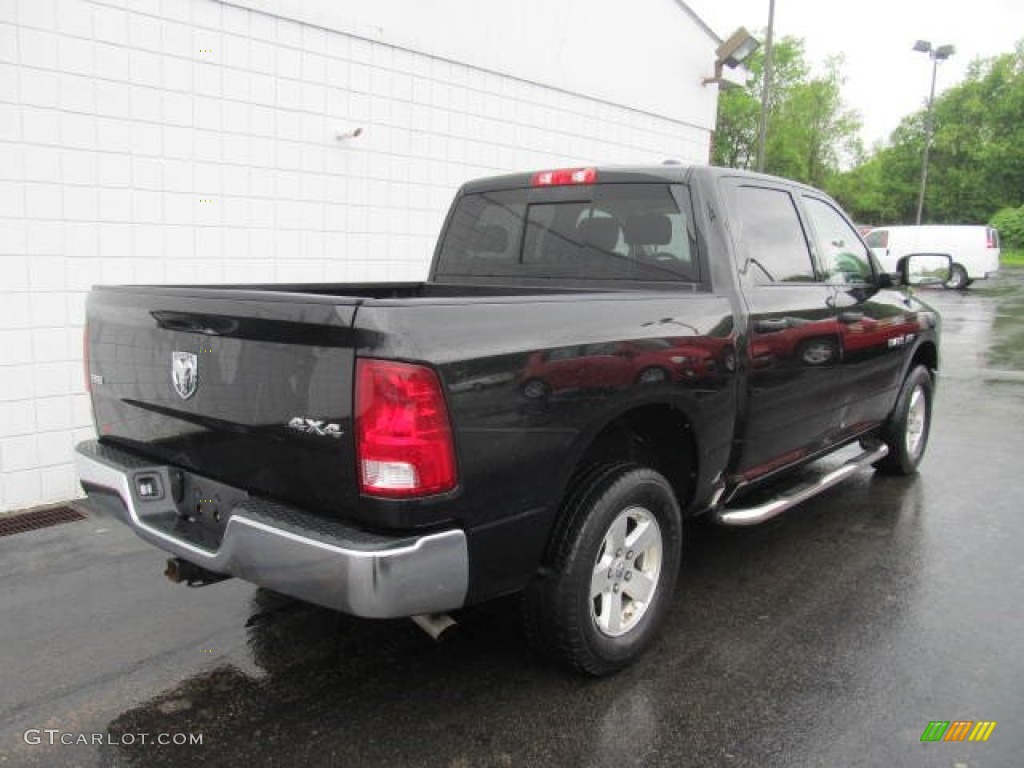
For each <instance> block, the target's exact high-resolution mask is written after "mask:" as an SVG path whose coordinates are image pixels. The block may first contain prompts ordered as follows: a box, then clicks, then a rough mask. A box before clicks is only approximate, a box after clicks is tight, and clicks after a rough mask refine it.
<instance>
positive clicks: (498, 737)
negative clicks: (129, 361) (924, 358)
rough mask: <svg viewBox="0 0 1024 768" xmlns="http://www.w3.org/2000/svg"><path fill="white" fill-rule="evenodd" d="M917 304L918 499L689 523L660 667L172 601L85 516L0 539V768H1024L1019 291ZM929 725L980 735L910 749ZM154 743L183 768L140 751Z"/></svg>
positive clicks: (503, 629) (219, 601)
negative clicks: (934, 353)
mask: <svg viewBox="0 0 1024 768" xmlns="http://www.w3.org/2000/svg"><path fill="white" fill-rule="evenodd" d="M928 296H929V297H930V299H931V301H932V303H933V304H934V306H936V307H937V308H938V309H939V310H940V311H941V312H942V314H943V318H944V338H943V349H942V354H943V361H942V366H943V371H942V375H941V380H940V385H939V392H938V399H937V404H936V413H935V418H934V422H933V431H932V436H931V443H930V446H929V452H928V456H927V458H926V459H925V463H924V465H923V467H922V469H921V472H920V474H919V476H918V477H915V478H909V479H892V478H882V477H875V476H873V475H872V474H870V473H864V474H862V475H860V476H858V477H856V478H855V479H853V480H851V481H849V482H847V483H845V484H843V485H840V486H839V487H838V488H835V489H833V490H832V491H830V492H828V493H827V494H825V495H823V496H820V497H818V498H817V499H815V500H812V501H811V502H810V503H808V504H805V505H804V506H802V507H799V508H797V509H795V510H793V511H791V512H789V513H787V514H785V515H783V516H782V517H781V518H779V519H777V520H775V521H772V522H770V523H768V524H765V525H763V526H760V527H756V528H750V529H720V528H715V527H712V526H710V525H705V524H697V525H692V526H690V527H689V528H688V530H687V533H688V537H687V542H686V551H685V554H684V568H683V574H682V579H681V588H680V590H679V592H678V593H677V597H676V601H675V602H676V607H675V611H674V612H673V614H672V615H671V617H670V619H669V621H668V624H667V626H666V627H665V628H664V631H663V632H662V633H661V637H660V640H659V642H658V643H657V644H656V646H655V647H654V649H653V650H652V651H651V652H650V653H649V654H648V655H647V656H646V657H644V658H643V659H642V660H641V662H640V663H639V664H637V665H636V666H634V667H632V668H630V669H628V670H626V671H625V672H623V673H621V674H619V675H618V676H616V677H613V678H610V679H604V680H596V681H595V680H589V679H583V678H580V677H576V676H573V675H571V674H569V673H566V672H563V671H562V670H561V669H559V668H557V667H552V666H550V665H547V664H546V663H543V662H541V661H540V660H538V658H537V657H535V656H534V655H533V654H532V653H531V652H530V651H529V650H528V649H527V647H526V644H525V642H524V640H523V638H522V631H521V629H520V626H519V624H518V620H517V618H516V611H515V605H514V604H513V603H511V602H509V603H502V604H495V605H491V606H486V607H484V608H482V609H479V610H473V611H466V612H464V614H463V615H462V617H461V619H462V623H461V625H460V627H459V630H458V633H457V634H456V635H455V636H454V637H452V638H451V639H449V640H446V641H445V642H442V643H440V644H434V643H433V642H432V641H431V640H429V638H427V636H426V635H425V634H423V633H422V632H421V631H420V630H419V629H417V628H416V627H415V626H414V625H413V624H412V623H411V622H408V621H395V622H366V621H359V620H354V619H351V618H347V617H344V616H340V615H337V614H333V613H331V612H329V611H326V610H322V609H319V608H316V607H312V606H309V605H305V604H302V603H297V602H293V601H289V600H286V599H284V598H281V597H278V596H276V595H273V594H270V593H267V592H264V591H261V590H257V589H255V588H253V587H251V586H250V585H248V584H245V583H243V582H240V581H228V582H224V583H222V584H218V585H215V586H211V587H208V588H205V589H196V590H190V589H186V588H184V587H176V586H173V585H171V584H170V583H168V582H167V581H166V580H165V579H164V578H163V577H162V576H161V570H162V566H163V560H164V558H163V557H162V556H161V554H160V553H159V552H157V551H156V550H154V549H151V548H150V547H149V546H148V545H146V544H144V543H142V542H141V541H140V540H138V539H136V538H135V536H134V535H133V534H132V533H130V532H129V531H128V530H127V529H124V528H123V527H122V526H120V525H119V524H117V523H113V522H108V521H106V520H104V519H102V518H90V519H88V520H86V521H84V522H79V523H73V524H67V525H61V526H57V527H54V528H49V529H46V530H42V531H36V532H32V533H26V534H20V535H17V536H11V537H7V538H0V583H2V584H3V590H2V593H0V675H2V678H0V766H23V765H25V766H32V765H39V766H70V765H83V766H172V765H197V764H203V765H224V766H264V765H266V766H298V765H310V766H313V765H330V766H378V765H379V766H451V767H452V768H463V767H464V766H465V767H468V766H546V765H550V766H591V765H592V766H606V765H607V766H616V767H617V768H622V767H624V766H654V765H664V766H689V765H694V766H759V767H760V766H947V767H949V768H959V767H960V766H968V767H969V768H983V767H986V768H987V767H988V766H1021V765H1024V606H1022V597H1024V516H1022V509H1024V460H1022V456H1024V430H1022V425H1024V270H1017V271H1015V272H1004V274H1003V276H1002V277H1001V279H1000V280H999V281H998V282H996V283H995V284H992V285H988V286H984V287H982V288H979V289H972V290H970V291H968V292H967V293H963V294H961V293H955V292H949V291H929V292H928ZM931 720H951V721H952V720H990V721H996V722H997V723H998V725H997V726H996V728H995V730H994V731H993V732H992V735H991V737H990V738H989V740H988V742H986V743H968V742H963V743H953V742H942V743H921V741H920V738H921V735H922V732H923V731H924V729H925V727H926V726H927V725H928V723H929V721H931ZM27 729H59V731H61V732H64V733H68V734H75V735H76V736H77V734H79V733H84V734H97V736H95V737H93V736H91V735H88V736H87V737H86V738H88V739H93V738H95V739H98V740H101V741H102V742H103V743H102V744H78V745H69V746H63V745H59V744H56V745H54V746H50V745H49V744H48V743H47V739H48V738H49V737H48V735H47V734H46V733H41V734H40V740H41V741H42V743H41V744H26V743H25V739H24V736H23V734H24V732H25V731H26V730H27ZM160 733H167V734H177V733H181V734H193V735H195V734H201V737H202V745H201V746H200V745H192V746H188V745H178V746H176V745H166V746H163V745H158V744H153V743H147V744H140V743H139V742H140V740H141V737H140V734H149V736H148V737H147V740H150V739H156V738H157V734H160ZM31 736H32V734H30V739H31ZM59 738H60V737H59V735H58V736H55V739H57V740H58V741H59ZM65 738H68V737H65ZM133 740H134V741H135V743H134V744H129V743H126V742H130V741H133Z"/></svg>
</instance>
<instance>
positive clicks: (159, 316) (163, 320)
mask: <svg viewBox="0 0 1024 768" xmlns="http://www.w3.org/2000/svg"><path fill="white" fill-rule="evenodd" d="M150 314H152V315H153V318H154V319H155V320H156V324H157V325H158V326H160V327H161V328H163V329H164V330H167V331H186V332H188V333H203V334H206V335H207V336H222V335H224V334H228V333H234V332H235V331H236V330H238V321H237V320H235V319H234V318H233V317H224V316H223V315H197V314H195V313H191V312H167V311H165V310H160V311H156V312H151V313H150Z"/></svg>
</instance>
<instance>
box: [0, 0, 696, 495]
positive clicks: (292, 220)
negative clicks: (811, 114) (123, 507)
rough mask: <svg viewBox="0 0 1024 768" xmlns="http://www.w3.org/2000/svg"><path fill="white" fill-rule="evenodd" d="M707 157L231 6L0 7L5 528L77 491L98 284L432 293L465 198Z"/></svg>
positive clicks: (678, 126)
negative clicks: (563, 172)
mask: <svg viewBox="0 0 1024 768" xmlns="http://www.w3.org/2000/svg"><path fill="white" fill-rule="evenodd" d="M409 2H414V0H409ZM709 66H710V63H709ZM700 74H702V73H700V72H695V73H692V77H689V78H688V79H687V82H689V81H690V80H692V82H693V85H692V86H690V85H685V86H680V84H679V83H678V82H677V79H678V73H652V74H651V76H652V77H653V76H660V77H668V78H670V82H667V83H666V88H669V87H671V88H673V89H675V91H676V92H677V91H678V90H679V88H681V87H685V88H689V87H694V88H697V87H699V75H700ZM357 126H358V127H362V128H363V135H362V136H360V137H359V138H357V139H354V140H351V141H348V142H338V141H337V140H336V139H335V135H336V134H337V133H338V132H339V131H342V130H346V129H350V128H354V127H357ZM707 149H708V133H707V131H706V130H704V129H701V128H698V127H694V126H691V125H687V124H684V123H680V122H678V121H674V120H670V119H667V118H664V117H659V116H657V115H653V114H650V113H646V112H640V111H636V110H634V109H629V108H626V107H622V106H617V105H615V104H610V103H606V102H602V101H596V100H593V99H590V98H586V97H583V96H579V95H574V94H573V93H571V92H568V91H565V90H558V89H554V88H549V87H545V86H544V85H542V84H538V83H533V82H527V81H524V80H519V79H515V78H512V77H507V76H503V75H500V74H496V73H493V72H488V71H484V70H482V69H478V68H473V67H470V66H466V65H462V64H459V63H454V62H451V61H447V60H444V59H442V58H436V57H432V56H429V55H426V54H423V53H413V52H411V51H408V50H403V49H399V48H394V47H391V46H389V45H386V44H384V43H381V42H372V41H369V40H366V39H361V38H357V37H352V36H349V35H346V34H342V33H338V32H331V31H327V30H324V29H320V28H316V27H313V26H309V25H305V24H300V23H298V22H295V21H292V20H289V19H286V18H279V17H275V16H273V15H269V14H266V13H261V12H257V11H254V10H246V9H244V8H238V7H234V6H231V5H224V4H221V3H220V2H217V0H162V2H158V0H147V1H145V2H143V1H141V0H133V1H132V2H126V1H124V0H122V1H121V2H117V0H109V1H107V0H103V1H101V0H0V510H5V509H15V508H20V507H25V506H30V505H33V504H37V503H43V502H49V501H56V500H60V499H65V498H69V497H71V496H74V495H76V494H77V492H78V490H77V485H76V482H75V478H74V474H73V471H72V467H71V463H70V461H71V449H72V446H73V444H74V443H75V442H77V441H79V440H82V439H86V438H87V437H89V436H91V434H92V427H91V417H90V415H89V408H88V401H87V397H86V395H85V394H84V392H83V386H82V374H81V360H80V357H81V325H82V322H83V315H84V297H85V293H86V292H87V291H88V289H89V287H90V286H91V285H93V284H95V283H132V282H157V283H159V282H174V283H184V282H222V281H226V282H232V281H245V282H254V281H275V280H277V281H282V280H288V281H320V280H341V281H360V280H414V279H421V278H423V277H424V276H425V274H426V268H427V265H428V262H429V258H430V255H431V250H432V246H433V241H434V237H435V235H436V232H437V230H438V228H439V225H440V223H441V221H442V217H443V214H444V211H445V210H446V208H447V204H448V202H449V199H450V197H451V195H452V193H453V192H454V190H455V188H456V187H457V186H458V185H459V184H460V183H461V182H463V181H464V180H466V179H469V178H472V177H476V176H482V175H488V174H493V173H498V172H504V171H508V170H525V169H531V168H541V167H549V166H557V165H563V164H569V163H588V162H602V163H609V162H611V163H615V162H636V161H639V162H651V161H655V162H657V161H660V160H661V159H663V158H665V157H676V158H679V159H681V160H684V161H692V162H702V161H703V160H705V159H706V157H707Z"/></svg>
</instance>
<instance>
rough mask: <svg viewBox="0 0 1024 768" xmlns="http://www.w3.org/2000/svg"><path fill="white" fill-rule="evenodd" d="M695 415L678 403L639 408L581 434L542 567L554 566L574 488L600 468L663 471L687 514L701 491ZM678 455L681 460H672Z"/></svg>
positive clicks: (562, 483)
mask: <svg viewBox="0 0 1024 768" xmlns="http://www.w3.org/2000/svg"><path fill="white" fill-rule="evenodd" d="M695 424H696V420H695V418H694V415H693V414H692V413H690V412H688V411H687V409H686V408H685V407H683V406H681V405H680V404H677V403H667V402H664V401H660V402H648V403H637V404H633V405H632V406H631V407H628V408H625V409H623V410H621V411H619V412H617V413H615V414H613V415H611V416H609V417H608V418H606V419H605V420H604V421H603V422H601V423H599V424H598V426H596V427H595V428H594V429H593V430H591V431H589V432H587V433H586V434H585V435H581V437H580V438H579V440H578V441H577V444H576V445H575V446H574V449H573V451H572V453H571V456H572V460H571V461H569V462H566V464H567V467H568V469H567V470H566V471H565V473H564V476H563V477H562V478H561V480H560V482H559V483H558V489H559V490H558V501H557V502H556V505H555V510H556V512H555V514H554V515H553V516H552V518H551V526H550V528H549V530H548V532H547V543H546V545H545V548H544V556H543V563H545V564H546V563H549V562H550V556H551V551H550V548H551V541H552V540H553V539H554V538H555V535H556V533H557V531H558V530H559V526H561V525H563V524H564V522H565V521H564V520H563V519H562V518H563V514H562V509H561V503H562V501H563V500H564V499H565V498H567V496H568V495H569V494H571V493H572V489H573V487H574V485H575V484H576V483H577V482H578V481H579V480H580V478H582V477H583V476H585V475H586V473H587V472H588V470H590V469H591V468H593V467H595V466H600V465H603V464H614V463H631V464H637V465H640V466H648V467H650V468H651V469H654V470H656V471H658V472H660V473H661V474H662V475H664V476H665V479H666V480H668V482H669V484H670V485H671V486H672V490H673V492H674V493H675V495H676V500H677V502H678V503H679V508H680V510H682V511H683V513H684V515H685V512H686V510H687V508H688V506H689V505H690V504H691V502H692V501H693V500H694V498H695V496H696V493H697V491H698V481H699V478H700V451H699V450H698V448H699V444H700V440H699V436H698V434H697V431H696V429H695ZM674 455H678V456H679V457H680V460H679V461H676V462H670V461H669V457H670V456H674Z"/></svg>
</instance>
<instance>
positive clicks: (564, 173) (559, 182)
mask: <svg viewBox="0 0 1024 768" xmlns="http://www.w3.org/2000/svg"><path fill="white" fill-rule="evenodd" d="M595 181H597V169H596V168H561V169H559V170H557V171H540V172H539V173H535V174H533V186H535V187H561V186H565V185H567V184H593V183H594V182H595Z"/></svg>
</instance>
